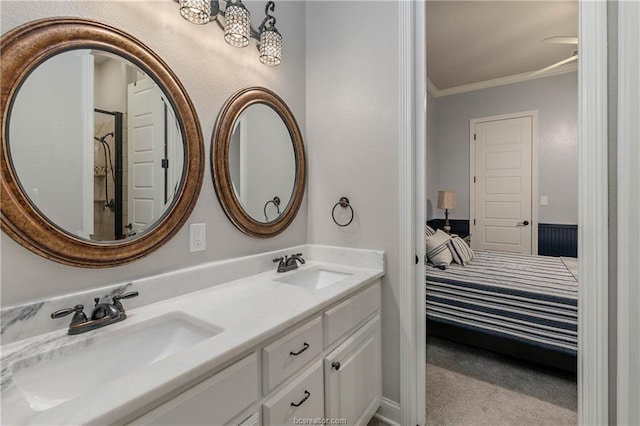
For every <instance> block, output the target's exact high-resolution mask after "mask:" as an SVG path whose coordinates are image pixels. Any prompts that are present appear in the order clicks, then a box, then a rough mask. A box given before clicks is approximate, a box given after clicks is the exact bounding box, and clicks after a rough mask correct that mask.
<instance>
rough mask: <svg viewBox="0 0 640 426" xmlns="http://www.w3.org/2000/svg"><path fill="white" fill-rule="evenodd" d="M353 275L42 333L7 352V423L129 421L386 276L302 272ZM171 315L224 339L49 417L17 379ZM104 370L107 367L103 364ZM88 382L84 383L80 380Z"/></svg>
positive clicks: (159, 306)
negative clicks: (38, 357)
mask: <svg viewBox="0 0 640 426" xmlns="http://www.w3.org/2000/svg"><path fill="white" fill-rule="evenodd" d="M323 266H324V267H327V268H330V269H331V270H333V271H343V272H348V273H350V274H352V275H350V276H348V277H347V278H345V279H343V280H341V281H339V282H337V283H335V284H333V285H331V286H328V287H325V288H323V289H320V290H307V289H305V288H300V287H297V286H294V285H289V284H284V283H280V282H278V281H275V279H279V278H282V277H283V276H285V275H286V274H293V273H296V272H295V271H292V272H287V273H284V274H277V273H276V272H275V271H269V272H263V273H258V274H255V275H251V276H248V277H244V278H241V279H237V280H234V281H231V282H228V283H225V284H220V285H217V286H214V287H211V288H207V289H203V290H200V291H196V292H192V293H188V294H184V295H181V296H177V297H174V298H171V299H167V300H164V301H160V302H157V303H153V304H149V305H146V306H142V307H138V308H135V309H132V310H128V311H127V314H128V318H127V319H126V320H125V321H123V322H120V323H117V324H113V325H109V326H107V327H104V328H102V329H99V330H95V331H91V332H87V333H84V334H80V335H76V336H68V335H67V334H66V329H65V330H57V331H54V332H50V333H46V334H42V335H39V336H35V337H32V338H29V339H25V340H22V341H18V342H15V343H12V344H10V345H6V346H4V347H2V412H3V414H2V420H3V423H4V424H49V425H51V424H66V425H70V424H86V423H92V424H107V423H114V422H118V421H121V420H122V419H124V418H127V416H130V415H131V414H132V413H136V412H138V411H139V410H141V409H143V408H144V407H146V406H148V405H149V404H152V403H153V402H154V401H156V400H158V399H159V398H162V397H163V396H165V395H167V394H168V393H170V392H172V391H174V390H176V389H180V388H184V387H186V386H188V385H189V384H191V383H193V382H194V381H196V380H197V378H198V377H201V376H202V375H204V374H210V373H211V372H213V371H215V370H218V369H220V368H221V367H223V366H225V363H229V362H230V361H232V360H233V359H235V358H238V357H239V356H241V355H244V354H247V353H249V352H250V351H251V350H252V349H253V348H255V347H256V345H257V344H258V343H260V342H262V341H264V340H265V339H267V338H269V337H270V336H273V335H275V334H277V333H278V332H281V331H283V330H285V329H286V328H288V327H290V326H292V325H294V324H296V323H297V322H299V321H300V320H302V319H304V318H305V317H308V316H309V315H312V314H313V313H316V312H320V311H322V310H323V309H324V308H326V307H327V306H329V305H331V304H333V303H335V302H337V301H338V300H340V299H343V298H345V297H347V296H349V295H350V294H352V293H354V292H356V291H358V290H360V289H362V288H364V287H366V286H367V285H369V284H370V283H372V282H373V281H374V280H376V279H378V278H380V277H381V276H383V275H384V271H383V265H381V266H380V267H379V268H371V267H370V266H371V265H367V266H368V267H357V266H349V265H345V264H337V263H325V262H317V261H308V262H307V263H306V264H305V265H303V266H301V267H300V268H299V270H298V271H305V270H310V269H313V268H317V267H323ZM167 314H170V315H178V316H180V315H188V316H189V317H193V318H195V319H197V320H198V321H200V322H202V323H203V324H205V325H210V326H211V327H217V328H220V329H223V331H222V332H221V333H220V334H217V335H215V336H214V337H211V338H208V339H206V340H203V341H201V342H199V343H196V344H194V345H192V346H190V347H187V348H185V349H184V350H180V351H178V352H176V353H174V354H173V355H170V356H169V357H167V358H164V359H161V360H159V361H156V362H154V363H152V364H150V365H147V366H145V367H142V368H139V369H137V370H135V371H133V372H131V373H129V374H127V375H124V376H122V377H119V378H115V379H114V380H111V381H107V382H106V383H104V384H103V385H101V386H100V388H99V389H95V392H90V393H89V394H84V395H81V396H78V397H75V398H73V399H70V400H68V401H65V402H62V403H61V404H59V405H56V406H54V407H52V408H49V409H47V410H44V411H36V410H34V409H32V408H31V406H30V404H29V403H28V401H27V399H26V398H25V397H24V395H23V394H22V391H21V390H20V389H19V388H18V387H17V386H16V384H15V383H14V382H13V379H12V373H11V371H12V365H14V363H16V362H20V360H21V359H23V358H25V357H33V356H34V354H38V353H44V352H48V351H51V350H52V349H54V352H55V351H56V350H57V351H60V350H61V348H64V347H65V346H66V345H69V344H78V343H79V342H82V344H83V345H87V346H89V345H91V340H92V338H94V337H97V336H99V335H100V333H107V332H109V333H116V334H117V333H118V331H122V330H123V329H125V328H127V327H132V326H136V325H139V324H142V323H145V322H153V321H157V320H158V319H159V318H160V317H162V316H165V315H167ZM95 368H96V369H99V368H100V360H99V359H96V367H95ZM78 379H79V380H82V378H78Z"/></svg>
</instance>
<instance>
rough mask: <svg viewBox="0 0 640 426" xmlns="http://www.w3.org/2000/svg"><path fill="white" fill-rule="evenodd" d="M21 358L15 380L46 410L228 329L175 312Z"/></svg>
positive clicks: (15, 365)
mask: <svg viewBox="0 0 640 426" xmlns="http://www.w3.org/2000/svg"><path fill="white" fill-rule="evenodd" d="M102 330H104V332H102V333H98V334H96V335H93V336H89V337H88V338H85V339H83V338H82V335H79V336H76V337H75V338H77V339H79V340H78V341H77V342H73V343H70V344H68V345H65V346H63V347H59V348H56V349H51V350H49V351H47V352H43V353H39V354H37V355H33V356H31V357H28V358H25V359H21V360H18V361H16V362H14V363H13V364H12V365H11V366H10V369H11V373H12V375H13V380H14V383H15V384H16V386H17V388H18V389H19V390H20V392H22V394H23V395H24V396H25V398H26V399H27V401H28V402H29V405H30V406H31V408H32V409H33V410H36V411H44V410H47V409H50V408H52V407H55V406H56V405H59V404H62V403H63V402H65V401H68V400H70V399H73V398H75V397H78V396H80V395H85V394H90V393H95V394H99V393H100V389H101V388H102V387H103V385H104V384H106V383H108V382H110V381H112V380H114V379H117V378H119V377H122V376H126V375H127V374H129V373H132V372H135V371H136V370H138V369H140V368H142V367H145V366H147V365H150V364H152V363H154V362H157V361H159V360H161V359H163V358H167V357H169V356H171V355H173V354H175V353H177V352H179V351H181V350H184V349H185V348H187V347H189V346H191V345H195V344H196V343H199V342H201V341H203V340H206V339H209V338H211V337H213V336H215V335H216V334H219V333H221V332H222V331H223V329H221V328H219V327H215V326H211V325H209V324H206V323H202V322H200V321H197V320H196V319H195V318H192V317H189V316H188V315H184V314H182V313H175V312H174V313H171V314H167V315H163V316H161V317H158V318H156V319H153V320H149V321H145V322H143V323H138V324H133V325H131V326H129V327H124V328H121V329H118V330H108V328H105V329H102Z"/></svg>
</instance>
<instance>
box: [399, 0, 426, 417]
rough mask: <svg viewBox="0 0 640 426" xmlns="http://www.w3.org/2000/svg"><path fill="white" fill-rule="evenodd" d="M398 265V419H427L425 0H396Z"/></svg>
mask: <svg viewBox="0 0 640 426" xmlns="http://www.w3.org/2000/svg"><path fill="white" fill-rule="evenodd" d="M398 21H399V22H398V23H399V31H400V34H399V40H398V41H399V55H398V59H399V70H398V71H399V76H400V79H399V80H400V84H399V87H398V90H399V114H398V119H399V136H400V138H399V139H400V140H399V142H400V146H399V150H398V151H399V152H398V154H399V162H400V167H399V185H400V187H399V196H400V197H399V210H400V211H399V232H400V250H399V252H400V253H399V258H400V262H399V269H400V289H399V300H398V311H399V317H400V318H399V319H400V329H399V330H398V331H399V333H400V336H399V344H400V372H399V373H400V401H399V402H400V406H399V411H400V412H399V417H400V418H399V419H390V420H392V421H393V420H395V421H399V422H398V423H399V424H401V425H424V424H425V420H426V415H425V414H426V411H425V410H426V400H425V395H426V377H425V370H426V339H427V337H426V315H425V314H426V312H425V311H426V304H425V290H426V289H425V270H424V263H423V262H424V255H425V250H426V248H425V245H424V229H425V228H424V227H425V225H426V182H425V176H426V117H427V116H426V106H427V81H426V80H427V68H426V61H427V58H426V45H425V40H426V31H425V29H426V5H425V0H416V1H399V2H398Z"/></svg>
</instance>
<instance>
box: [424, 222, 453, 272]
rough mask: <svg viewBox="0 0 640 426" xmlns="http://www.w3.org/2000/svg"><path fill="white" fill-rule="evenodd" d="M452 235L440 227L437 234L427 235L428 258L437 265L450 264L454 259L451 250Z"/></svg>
mask: <svg viewBox="0 0 640 426" xmlns="http://www.w3.org/2000/svg"><path fill="white" fill-rule="evenodd" d="M450 240H451V237H450V236H449V234H447V233H446V232H444V231H441V230H440V229H438V230H437V231H436V233H435V234H433V235H430V236H428V237H425V242H426V244H427V259H429V261H430V262H431V263H433V264H434V265H436V266H449V265H450V264H451V261H453V255H452V254H451V250H449V245H448V243H449V241H450Z"/></svg>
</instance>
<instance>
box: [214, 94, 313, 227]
mask: <svg viewBox="0 0 640 426" xmlns="http://www.w3.org/2000/svg"><path fill="white" fill-rule="evenodd" d="M211 152H212V162H211V165H212V174H213V177H214V186H215V188H216V193H217V194H218V198H219V199H220V203H221V204H222V207H223V209H224V211H225V213H226V214H227V216H228V217H229V219H230V220H231V221H232V222H233V223H234V224H235V225H236V226H237V227H238V228H239V229H240V230H241V231H243V232H245V233H246V234H248V235H251V236H253V237H259V238H260V237H261V238H264V237H270V236H273V235H276V234H278V233H280V232H282V231H283V230H284V229H286V227H287V226H288V225H289V224H290V223H291V221H293V219H294V217H295V215H296V213H297V211H298V209H299V207H300V204H301V202H302V196H303V194H304V183H305V175H306V169H305V153H304V145H303V142H302V136H301V134H300V130H299V128H298V125H297V123H296V121H295V118H294V117H293V114H292V113H291V111H290V110H289V108H288V107H287V105H286V104H285V103H284V101H283V100H282V99H280V98H279V97H278V96H277V95H276V94H275V93H273V92H271V91H269V90H267V89H264V88H259V87H252V88H248V89H243V90H241V91H239V92H238V93H236V94H235V95H233V96H232V97H231V98H230V99H229V100H228V101H227V103H226V104H225V106H224V107H223V109H222V111H221V113H220V116H219V117H218V122H217V124H216V131H215V134H214V138H213V141H212V150H211Z"/></svg>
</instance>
